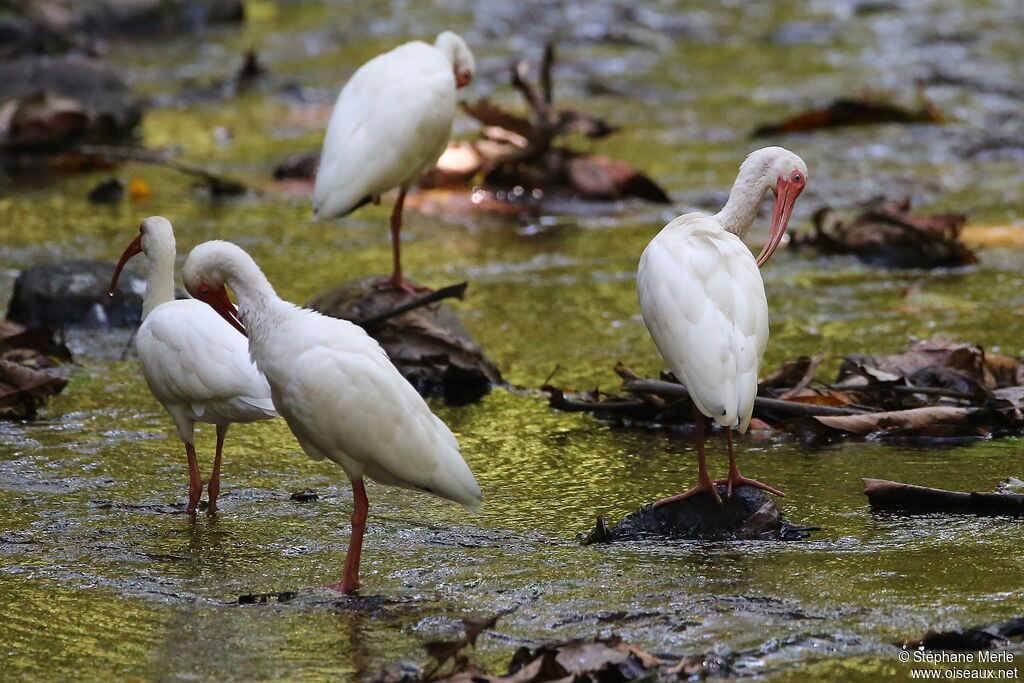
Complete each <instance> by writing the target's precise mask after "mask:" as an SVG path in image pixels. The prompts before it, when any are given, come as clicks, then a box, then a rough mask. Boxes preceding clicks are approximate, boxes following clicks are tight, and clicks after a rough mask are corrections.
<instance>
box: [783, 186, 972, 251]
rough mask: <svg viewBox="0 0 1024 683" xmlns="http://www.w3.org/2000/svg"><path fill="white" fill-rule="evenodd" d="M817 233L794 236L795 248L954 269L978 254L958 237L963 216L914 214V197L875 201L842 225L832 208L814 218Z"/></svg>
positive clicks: (822, 210) (961, 227) (792, 245)
mask: <svg viewBox="0 0 1024 683" xmlns="http://www.w3.org/2000/svg"><path fill="white" fill-rule="evenodd" d="M813 221H814V232H813V233H811V234H809V235H800V234H796V235H794V236H793V238H792V240H791V242H790V248H791V249H800V248H803V247H811V248H814V249H817V250H818V251H820V252H821V253H823V254H826V255H832V254H853V255H855V256H857V257H858V258H859V259H861V260H862V261H864V262H865V263H868V264H870V265H873V266H882V267H886V268H954V267H957V266H964V265H968V264H971V263H977V261H978V257H977V255H976V254H975V253H974V252H973V251H972V250H971V249H970V248H969V247H968V246H967V245H965V244H964V243H963V242H962V241H961V239H960V233H961V231H962V230H963V227H964V224H965V223H966V221H967V217H966V216H964V215H963V214H933V215H914V214H912V213H911V212H910V198H909V197H905V198H903V199H901V200H896V201H888V200H885V199H877V200H875V201H873V202H872V203H871V204H869V205H868V206H867V207H865V208H864V210H863V211H862V212H861V213H859V214H858V215H857V216H856V217H855V218H854V219H853V220H850V221H844V220H843V219H842V218H840V216H839V214H838V213H837V212H836V211H835V210H834V209H832V208H830V207H825V208H823V209H819V210H818V211H817V212H816V213H815V214H814V217H813Z"/></svg>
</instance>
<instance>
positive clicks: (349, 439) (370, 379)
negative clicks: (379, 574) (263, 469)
mask: <svg viewBox="0 0 1024 683" xmlns="http://www.w3.org/2000/svg"><path fill="white" fill-rule="evenodd" d="M184 281H185V287H186V288H187V289H188V291H189V292H190V293H191V294H192V296H194V297H196V298H197V299H201V300H203V301H205V302H207V303H208V304H210V306H212V307H213V309H214V310H216V311H217V312H218V313H219V314H220V315H221V316H223V317H224V319H225V320H227V321H229V322H232V324H235V325H239V321H241V323H244V329H245V331H246V333H247V334H248V337H249V353H250V354H251V356H252V358H253V360H254V361H255V362H256V367H258V368H259V369H260V371H261V372H263V374H264V375H265V376H266V378H267V380H268V381H269V382H270V388H271V391H272V392H273V396H274V405H275V406H277V409H278V411H279V412H280V413H281V415H282V416H283V417H284V419H285V420H286V421H287V422H288V426H289V427H291V430H292V433H293V434H295V438H296V439H298V441H299V444H300V445H301V446H302V449H303V450H304V451H306V453H307V454H308V455H309V456H310V457H311V458H313V459H314V460H320V459H323V458H328V459H330V460H333V461H334V462H335V463H337V464H338V465H340V466H341V468H342V469H343V470H344V471H345V474H346V475H347V476H348V478H349V479H350V480H351V481H352V490H353V497H354V507H353V511H352V535H351V538H350V540H349V549H348V555H347V556H346V558H345V569H344V574H343V576H342V579H341V581H340V582H339V583H337V584H334V585H332V586H331V587H332V588H335V589H340V590H342V591H343V592H345V593H351V592H353V591H355V590H356V589H357V588H359V561H360V553H361V550H362V543H363V533H364V531H365V528H366V515H367V512H368V510H369V501H368V500H367V498H366V490H365V488H364V487H363V477H364V476H366V477H370V478H371V479H373V480H375V481H377V482H379V483H381V484H388V485H392V486H401V487H405V488H411V489H419V490H421V491H427V492H429V493H433V494H435V495H438V496H440V497H442V498H447V499H448V500H452V501H455V502H457V503H460V504H462V505H463V506H465V507H466V508H468V509H469V510H471V511H473V512H475V511H477V510H478V509H479V507H480V502H481V494H480V487H479V486H477V483H476V479H475V478H474V477H473V473H472V472H471V471H470V469H469V466H468V465H467V464H466V463H465V461H464V460H463V459H462V456H461V455H460V454H459V444H458V442H457V441H456V440H455V436H454V435H453V434H452V432H451V430H449V429H448V427H447V425H445V423H444V422H442V421H441V420H440V419H438V418H437V416H436V415H434V414H433V413H432V412H431V411H430V408H429V407H427V404H426V402H425V401H424V400H423V398H422V397H421V396H420V395H419V394H418V393H417V392H416V390H415V389H414V388H413V387H412V385H411V384H409V382H408V381H406V379H405V378H404V377H402V375H401V374H400V373H399V372H398V370H397V369H396V368H395V366H394V365H392V364H391V361H390V360H388V357H387V354H386V353H385V352H384V349H382V348H381V347H380V345H379V344H378V343H377V342H376V341H375V340H374V339H373V338H372V337H370V336H369V335H368V334H366V332H364V331H363V329H362V328H361V327H358V326H357V325H353V324H352V323H350V322H348V321H345V320H338V319H336V318H328V317H326V316H323V315H320V314H319V313H317V312H315V311H311V310H308V309H303V308H299V307H297V306H295V305H294V304H291V303H288V302H287V301H284V300H282V299H281V298H280V297H279V296H278V295H277V293H276V292H274V288H273V287H272V286H271V285H270V282H269V281H267V278H266V276H264V274H263V272H262V271H261V270H260V269H259V267H258V266H257V265H256V263H255V262H254V261H253V260H252V258H251V257H250V256H249V255H248V254H247V253H245V252H244V251H243V250H242V249H240V248H239V247H237V246H235V245H234V244H231V243H230V242H221V241H213V242H205V243H203V244H200V245H199V246H197V247H196V248H195V249H193V250H192V253H191V254H189V256H188V259H187V260H186V262H185V270H184ZM225 286H227V287H230V288H231V289H232V290H233V291H234V293H235V296H236V297H237V299H238V309H237V319H236V313H235V309H234V307H233V306H232V304H231V301H230V299H229V298H228V294H227V290H226V289H225Z"/></svg>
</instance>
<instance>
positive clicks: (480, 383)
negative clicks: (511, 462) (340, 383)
mask: <svg viewBox="0 0 1024 683" xmlns="http://www.w3.org/2000/svg"><path fill="white" fill-rule="evenodd" d="M380 279H381V278H380V277H370V278H365V279H362V280H358V281H355V282H348V283H345V284H343V285H339V286H338V287H335V288H333V289H330V290H328V291H326V292H322V293H321V294H319V295H317V296H316V297H314V298H313V300H312V301H310V302H309V303H308V304H307V306H308V307H309V308H312V309H314V310H316V311H319V312H320V313H323V314H324V315H329V316H331V317H334V318H342V319H344V320H350V321H352V322H354V323H356V324H358V325H360V326H362V327H363V328H365V329H366V330H367V331H368V332H369V333H370V334H371V335H372V336H373V337H374V339H376V340H377V341H378V342H379V343H380V345H381V346H382V347H384V350H385V351H387V353H388V357H389V358H390V359H391V362H392V363H394V364H395V367H397V368H398V370H399V372H401V373H402V375H403V376H404V377H405V378H406V379H407V380H408V381H409V383H410V384H412V385H413V386H414V387H416V390H417V391H419V392H420V393H421V394H423V395H425V396H438V395H439V396H443V397H444V399H445V401H447V402H448V403H450V404H455V405H462V404H466V403H472V402H473V401H477V400H479V399H480V398H482V397H483V396H484V395H485V394H487V393H488V392H489V391H490V390H491V387H492V386H493V385H496V384H501V383H502V379H501V373H500V372H499V371H498V368H497V366H495V365H494V363H493V362H492V361H491V360H490V359H489V358H487V356H485V355H484V353H483V351H482V350H481V349H480V347H479V346H478V345H477V343H476V341H475V340H474V339H473V338H472V336H470V334H469V332H468V331H467V330H466V328H465V327H463V325H462V323H460V322H459V320H458V318H457V317H456V316H455V313H454V312H453V311H452V310H451V309H450V308H448V307H446V306H443V305H439V304H437V302H439V301H441V300H442V299H444V298H448V297H455V298H459V299H461V298H462V296H463V293H464V292H465V289H466V283H464V282H463V283H459V284H457V285H451V286H449V287H442V288H441V289H438V290H436V291H434V292H431V293H429V294H426V295H413V294H409V293H408V292H405V291H402V290H396V289H392V288H388V289H379V288H377V287H376V286H375V283H376V282H378V281H379V280H380Z"/></svg>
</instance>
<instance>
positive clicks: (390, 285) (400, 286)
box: [373, 277, 434, 294]
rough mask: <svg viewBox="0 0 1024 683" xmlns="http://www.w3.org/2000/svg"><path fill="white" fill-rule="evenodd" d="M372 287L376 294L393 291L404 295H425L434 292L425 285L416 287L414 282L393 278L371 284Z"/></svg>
mask: <svg viewBox="0 0 1024 683" xmlns="http://www.w3.org/2000/svg"><path fill="white" fill-rule="evenodd" d="M373 287H374V289H376V290H377V291H378V292H383V291H387V290H389V289H394V290H398V291H401V292H405V293H406V294H427V293H429V292H433V291H434V290H432V289H431V288H430V287H427V286H426V285H418V284H416V283H415V282H409V281H408V280H405V279H395V278H393V277H389V278H385V279H383V280H377V281H376V282H374V283H373Z"/></svg>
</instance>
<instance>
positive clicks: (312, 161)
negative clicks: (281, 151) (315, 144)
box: [274, 152, 320, 180]
mask: <svg viewBox="0 0 1024 683" xmlns="http://www.w3.org/2000/svg"><path fill="white" fill-rule="evenodd" d="M319 167H320V152H292V153H291V154H289V155H288V156H286V157H285V158H284V159H282V160H281V163H279V164H278V165H277V166H275V167H274V180H285V179H287V178H298V179H301V180H313V179H314V178H316V170H317V169H318V168H319Z"/></svg>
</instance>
